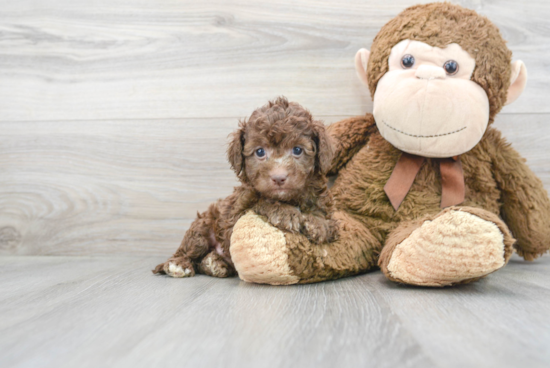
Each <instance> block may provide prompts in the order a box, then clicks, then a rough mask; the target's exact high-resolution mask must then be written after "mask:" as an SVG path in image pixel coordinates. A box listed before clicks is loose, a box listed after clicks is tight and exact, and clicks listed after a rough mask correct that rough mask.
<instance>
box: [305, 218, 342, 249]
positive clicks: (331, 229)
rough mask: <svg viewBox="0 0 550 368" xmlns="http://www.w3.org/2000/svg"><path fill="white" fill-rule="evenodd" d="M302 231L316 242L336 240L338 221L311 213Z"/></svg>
mask: <svg viewBox="0 0 550 368" xmlns="http://www.w3.org/2000/svg"><path fill="white" fill-rule="evenodd" d="M302 233H303V234H304V235H305V236H306V237H307V238H308V239H309V240H310V241H312V242H314V243H317V244H321V243H330V242H333V241H335V240H336V234H337V228H336V223H335V222H334V221H333V220H327V219H324V218H321V217H317V216H312V215H309V216H306V219H305V221H304V226H303V229H302Z"/></svg>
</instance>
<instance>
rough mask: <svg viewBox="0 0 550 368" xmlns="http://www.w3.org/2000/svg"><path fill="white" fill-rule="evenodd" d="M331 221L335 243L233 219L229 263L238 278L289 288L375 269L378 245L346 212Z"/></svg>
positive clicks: (254, 218) (251, 219) (251, 218)
mask: <svg viewBox="0 0 550 368" xmlns="http://www.w3.org/2000/svg"><path fill="white" fill-rule="evenodd" d="M333 218H334V219H335V220H336V221H337V223H338V229H339V233H338V239H337V240H336V241H335V242H332V243H323V244H313V243H311V242H310V241H309V240H308V239H307V238H306V237H305V236H304V235H302V234H291V233H287V232H283V231H281V230H279V229H277V228H275V227H273V226H271V225H270V224H269V223H267V222H265V221H264V220H262V218H261V217H259V216H258V215H256V214H255V213H254V212H248V213H247V214H246V215H244V216H243V217H241V218H240V219H239V221H237V224H236V225H235V227H234V228H233V235H232V236H231V247H230V252H231V259H232V260H233V263H234V264H235V269H236V270H237V272H238V274H239V277H240V278H241V279H242V280H244V281H248V282H255V283H261V284H271V285H288V284H296V283H311V282H319V281H324V280H331V279H337V278H340V277H345V276H351V275H356V274H359V273H363V272H367V271H369V270H371V269H372V268H374V267H376V260H377V259H378V254H379V252H380V248H381V245H380V242H379V241H378V240H377V239H376V238H375V237H374V236H373V235H372V234H371V232H370V231H369V230H368V229H367V228H366V227H365V226H364V225H363V224H362V223H361V222H359V221H358V220H356V219H354V218H353V217H352V216H350V215H349V214H347V213H345V212H337V213H335V214H334V215H333Z"/></svg>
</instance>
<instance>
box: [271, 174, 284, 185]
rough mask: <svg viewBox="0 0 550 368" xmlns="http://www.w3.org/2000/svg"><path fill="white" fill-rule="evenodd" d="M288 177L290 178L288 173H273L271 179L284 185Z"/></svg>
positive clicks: (277, 183)
mask: <svg viewBox="0 0 550 368" xmlns="http://www.w3.org/2000/svg"><path fill="white" fill-rule="evenodd" d="M287 178H288V174H275V175H271V181H272V182H273V184H275V185H278V186H282V185H283V184H284V183H285V182H286V179H287Z"/></svg>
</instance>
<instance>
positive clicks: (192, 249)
mask: <svg viewBox="0 0 550 368" xmlns="http://www.w3.org/2000/svg"><path fill="white" fill-rule="evenodd" d="M210 210H211V209H210V208H209V209H208V211H207V212H205V213H203V214H202V215H199V217H198V218H197V219H196V220H195V221H193V223H192V224H191V226H190V227H189V230H187V232H186V233H185V236H184V237H183V240H182V242H181V245H180V247H179V248H178V250H177V251H176V253H174V255H173V256H172V257H171V258H170V259H168V260H167V261H166V262H164V263H161V264H159V265H157V267H155V269H154V270H153V273H156V274H157V273H160V274H167V275H169V276H172V277H192V276H195V272H196V271H197V270H196V268H195V264H196V263H200V261H201V260H202V258H203V257H204V256H205V255H206V254H208V253H209V252H210V248H211V246H210V239H209V237H210V236H213V231H212V219H211V216H210V214H209V213H208V212H209V211H210Z"/></svg>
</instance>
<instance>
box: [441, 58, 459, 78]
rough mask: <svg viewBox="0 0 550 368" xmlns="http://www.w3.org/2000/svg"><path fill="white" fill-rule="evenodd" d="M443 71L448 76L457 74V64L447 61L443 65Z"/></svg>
mask: <svg viewBox="0 0 550 368" xmlns="http://www.w3.org/2000/svg"><path fill="white" fill-rule="evenodd" d="M443 69H445V71H446V72H447V74H449V75H455V74H456V73H457V72H458V63H457V62H456V61H454V60H449V61H447V62H445V64H443Z"/></svg>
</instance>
